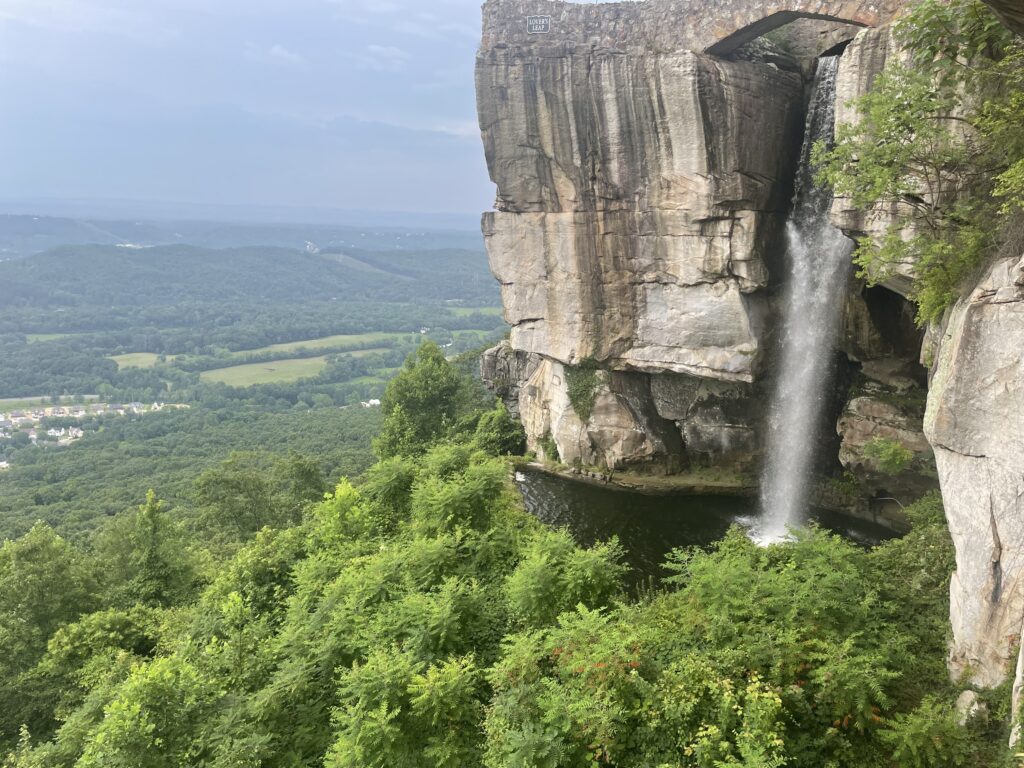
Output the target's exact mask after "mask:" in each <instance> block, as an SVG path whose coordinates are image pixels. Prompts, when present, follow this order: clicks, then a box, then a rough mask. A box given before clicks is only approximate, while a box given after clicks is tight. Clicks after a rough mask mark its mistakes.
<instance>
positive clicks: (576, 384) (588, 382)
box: [565, 360, 601, 421]
mask: <svg viewBox="0 0 1024 768" xmlns="http://www.w3.org/2000/svg"><path fill="white" fill-rule="evenodd" d="M565 381H566V386H567V388H568V392H569V402H570V403H571V404H572V409H573V410H574V411H575V412H576V415H577V416H579V417H580V418H581V419H582V420H583V421H588V420H589V419H590V414H591V413H593V411H594V402H595V401H596V400H597V388H598V386H599V385H600V384H601V378H600V375H599V373H598V367H597V363H596V362H594V361H593V360H584V361H583V362H582V363H580V364H579V365H577V366H566V368H565Z"/></svg>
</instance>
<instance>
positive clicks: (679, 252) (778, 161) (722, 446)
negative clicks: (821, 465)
mask: <svg viewBox="0 0 1024 768" xmlns="http://www.w3.org/2000/svg"><path fill="white" fill-rule="evenodd" d="M512 5H514V4H512ZM606 7H607V6H606ZM612 8H617V6H612ZM630 12H632V11H630ZM616 13H617V11H616ZM487 40H488V38H486V37H485V45H484V46H483V48H482V49H481V51H480V54H479V56H478V60H477V92H478V104H479V113H480V125H481V129H482V132H483V139H484V147H485V150H486V156H487V162H488V168H489V170H490V174H491V177H492V179H493V180H494V182H495V183H496V184H497V187H498V202H497V209H498V210H497V211H495V212H492V213H488V214H485V216H484V222H483V229H484V235H485V239H486V243H487V249H488V254H489V258H490V263H491V268H492V271H493V272H494V274H495V276H496V277H497V278H498V280H499V281H500V282H501V286H502V294H503V300H504V305H505V318H506V320H507V322H508V323H509V324H510V325H511V326H512V333H511V339H510V349H509V350H508V352H506V353H503V354H504V356H505V357H506V358H507V357H508V354H509V353H512V352H514V353H515V354H517V355H522V354H525V355H528V356H532V357H534V358H536V359H537V360H539V361H540V362H534V363H530V364H527V366H528V367H530V372H529V375H528V378H526V379H524V380H523V381H522V382H521V383H520V384H521V385H520V386H518V387H512V388H509V389H508V392H509V394H510V395H511V396H513V397H514V398H515V399H516V401H517V402H516V403H515V404H514V406H513V407H517V408H518V410H519V412H520V414H521V416H522V419H523V422H524V424H525V425H526V427H527V433H528V437H529V440H530V444H531V446H532V447H534V448H538V447H541V445H542V443H545V444H549V443H547V441H546V440H545V438H547V437H550V438H551V439H552V440H553V441H554V444H555V445H556V446H557V449H558V453H559V454H560V456H561V458H562V459H563V460H566V461H572V460H579V461H580V462H583V463H596V464H606V465H608V466H623V465H629V464H637V463H643V464H651V463H655V464H659V465H661V466H664V467H667V466H669V465H672V464H678V463H679V462H680V460H681V458H682V448H681V447H680V444H681V443H682V441H683V440H684V439H685V438H687V437H688V442H689V443H691V444H692V446H693V448H694V454H695V456H696V455H700V454H703V453H704V452H706V451H712V452H715V451H722V452H725V453H730V454H733V453H736V447H737V446H739V445H742V446H743V447H744V450H745V452H746V456H747V460H749V457H750V455H751V453H752V452H753V451H754V450H755V445H754V443H755V442H756V441H755V440H754V439H752V438H751V431H752V430H753V427H752V426H751V424H750V423H749V422H746V423H743V424H735V423H732V422H734V421H735V414H736V412H737V410H743V409H742V407H740V408H737V407H736V404H735V400H736V398H734V397H732V395H733V394H735V393H736V392H738V391H742V392H743V396H745V397H748V398H749V397H751V396H752V395H753V394H754V393H753V391H752V390H750V388H747V389H743V388H742V386H739V385H743V384H749V383H751V382H753V381H754V380H755V379H756V378H757V375H758V373H759V367H760V364H761V360H762V357H763V353H764V335H765V326H766V322H767V318H768V314H769V309H768V302H767V293H766V288H767V287H768V284H769V273H770V269H769V268H770V263H771V257H772V254H773V252H774V250H775V248H776V242H777V240H778V237H779V234H780V230H781V225H782V223H783V220H784V216H785V213H786V209H787V206H788V198H789V190H790V187H791V174H792V169H793V167H794V165H795V156H794V155H795V151H796V150H797V149H798V147H799V140H800V129H801V126H802V112H803V87H804V86H803V80H802V78H801V76H800V75H799V74H798V73H794V72H787V71H782V70H779V69H778V68H776V67H774V66H768V65H766V64H761V63H756V62H738V61H737V62H730V61H724V60H720V59H716V58H714V57H712V56H708V55H703V54H699V53H693V52H691V51H686V50H678V49H674V50H657V49H646V48H644V49H639V48H636V47H630V48H629V49H628V50H620V49H618V48H605V47H603V46H601V45H598V44H577V43H569V42H562V43H548V44H545V45H525V44H523V45H510V44H499V43H494V44H488V43H487ZM581 364H586V365H594V364H596V365H597V366H599V367H600V368H601V369H602V370H604V371H606V372H608V374H609V375H607V376H601V377H598V378H599V381H598V385H597V386H598V394H597V403H598V405H597V407H595V408H594V409H593V412H592V413H591V414H590V415H589V416H588V418H587V423H586V424H583V423H576V422H578V421H580V419H579V416H578V415H577V414H574V413H572V408H571V404H569V407H568V408H567V407H566V404H568V403H569V401H568V399H567V398H568V393H567V385H566V376H565V371H564V370H563V369H564V367H566V366H568V367H572V366H579V365H581ZM506 367H507V366H506ZM522 370H524V371H525V368H523V369H522ZM638 375H639V377H638ZM661 377H668V378H673V377H682V378H683V379H690V378H693V379H695V380H698V381H711V382H719V383H728V384H733V385H737V386H739V389H737V388H733V389H732V390H730V396H729V397H726V398H725V400H724V401H723V402H728V403H729V405H730V407H729V408H726V409H723V408H715V407H710V408H703V409H702V408H699V407H696V406H695V405H694V404H693V403H691V404H689V406H688V407H687V408H686V409H680V408H678V407H667V406H665V403H664V400H663V399H659V398H655V397H654V396H653V394H652V388H653V387H657V388H658V389H665V385H662V384H660V383H658V384H655V383H653V381H652V380H657V379H659V378H661ZM627 379H628V380H629V382H630V384H629V386H628V387H625V389H626V390H628V394H625V393H624V392H623V391H619V392H616V391H615V388H616V386H619V385H621V384H622V382H624V381H626V380H627ZM667 386H671V384H669V385H667ZM620 388H621V387H620ZM613 401H614V402H615V403H616V404H617V405H616V406H615V407H612V406H611V403H612V402H613ZM659 404H661V405H662V407H661V408H659ZM695 407H696V411H694V410H693V409H694V408H695ZM747 410H748V411H749V410H751V409H749V408H748V409H747ZM727 411H728V413H727ZM729 414H733V415H729ZM574 419H575V420H574ZM669 433H674V436H672V437H669V436H668V435H669ZM642 435H646V437H641V436H642ZM716 446H717V447H716ZM742 452H743V451H740V453H742Z"/></svg>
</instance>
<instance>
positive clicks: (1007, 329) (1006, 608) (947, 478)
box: [832, 3, 1024, 711]
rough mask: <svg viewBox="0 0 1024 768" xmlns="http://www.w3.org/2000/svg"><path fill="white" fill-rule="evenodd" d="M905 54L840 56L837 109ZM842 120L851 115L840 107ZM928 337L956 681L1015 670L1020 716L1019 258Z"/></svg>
mask: <svg viewBox="0 0 1024 768" xmlns="http://www.w3.org/2000/svg"><path fill="white" fill-rule="evenodd" d="M993 5H996V3H993ZM1004 5H1006V7H1009V5H1010V4H1004ZM901 56H902V54H901V53H900V52H898V51H897V50H896V48H895V46H894V44H893V42H892V39H891V35H890V34H889V32H888V30H887V29H885V28H882V29H878V30H868V31H865V32H863V33H861V34H860V35H859V36H858V38H857V39H856V40H855V41H854V42H853V43H852V44H851V45H850V47H849V48H848V49H847V52H846V53H845V54H844V56H843V61H842V66H841V69H840V75H839V83H840V91H841V99H840V101H841V102H849V101H850V100H852V99H854V98H856V97H857V96H859V95H861V94H863V93H865V92H866V91H867V89H868V88H870V86H871V83H872V82H873V81H874V79H875V78H876V77H877V76H878V75H879V74H880V73H881V71H882V69H883V68H884V66H885V65H886V63H887V62H889V61H892V60H895V59H898V58H900V57H901ZM839 115H840V117H839V119H840V120H843V121H847V122H848V121H852V120H853V119H855V117H854V115H853V114H852V112H851V111H850V110H849V109H846V108H843V107H841V108H840V112H839ZM893 213H894V212H893V211H886V210H873V211H868V212H862V211H856V210H853V209H852V208H851V207H849V206H848V205H846V204H845V203H844V201H837V202H836V204H835V206H834V207H833V211H832V214H833V219H834V221H835V222H836V223H837V226H840V227H842V228H844V229H846V230H847V231H849V232H851V233H860V232H880V231H884V230H885V229H887V228H888V227H889V226H890V224H891V223H892V222H893V220H894V219H893ZM912 280H913V265H912V264H907V265H905V266H904V267H903V268H902V269H901V270H900V273H899V274H898V275H897V276H896V277H895V278H894V279H893V280H890V281H888V282H887V283H886V285H888V287H889V288H892V289H893V290H895V291H898V292H901V293H904V294H905V293H906V292H907V289H908V288H909V287H910V286H911V285H912ZM930 337H931V339H930V341H929V343H927V344H926V345H925V352H924V354H923V355H922V362H924V363H926V364H929V365H930V368H931V370H930V377H929V378H930V381H929V392H928V401H927V409H926V412H925V417H924V432H925V434H926V436H927V439H928V440H929V442H930V444H931V446H932V448H933V450H934V455H935V461H936V464H937V470H938V475H939V481H940V485H941V490H942V498H943V503H944V505H945V509H946V516H947V519H948V521H949V526H950V533H951V535H952V538H953V543H954V545H955V548H956V555H957V557H956V561H957V570H956V573H955V574H954V575H953V579H952V584H951V587H950V598H951V620H952V627H953V644H952V647H951V655H950V668H951V671H952V673H953V674H954V676H955V677H958V678H959V677H962V676H963V675H965V674H966V675H967V677H968V680H969V682H972V683H973V684H975V685H978V686H995V685H998V684H999V683H1001V682H1003V681H1004V680H1005V679H1006V677H1007V675H1008V674H1009V673H1010V672H1012V670H1013V666H1014V664H1016V667H1017V686H1016V688H1015V711H1018V710H1017V709H1016V708H1017V707H1019V704H1020V700H1021V698H1022V695H1021V691H1022V688H1024V658H1021V659H1017V658H1014V653H1015V650H1016V648H1017V647H1018V646H1019V645H1020V640H1021V637H1022V634H1024V627H1022V624H1024V357H1022V355H1021V350H1024V260H1020V259H1017V258H1004V259H1001V260H999V261H998V262H997V263H996V264H994V265H993V266H991V268H990V269H989V270H988V271H987V272H986V274H985V275H984V276H983V277H982V278H981V279H980V280H979V281H978V284H977V285H976V287H975V288H974V290H973V291H972V292H971V293H970V295H969V296H968V297H967V298H965V299H963V300H961V301H960V302H958V303H957V305H956V306H955V307H954V308H953V309H952V310H951V311H949V312H947V314H946V317H945V319H944V320H943V322H942V324H941V327H939V328H934V329H931V331H930ZM865 372H868V366H865ZM851 405H853V404H852V403H851ZM849 411H850V409H849V408H848V413H849ZM894 416H896V414H890V415H889V417H886V418H885V419H884V421H886V422H888V427H887V428H886V429H887V430H889V431H891V430H892V429H898V428H900V424H899V421H898V420H897V419H894V418H892V417H894ZM844 418H845V417H844ZM872 420H874V421H877V419H872ZM846 426H847V430H845V431H847V432H850V434H848V435H844V445H846V444H847V441H851V442H855V441H856V440H857V439H859V438H858V437H857V433H859V432H863V431H864V425H863V424H861V425H860V427H858V428H857V429H854V430H852V431H851V430H849V428H848V427H849V425H846ZM868 428H870V427H868ZM879 428H881V426H879ZM840 431H841V432H843V431H844V424H843V423H841V424H840ZM903 442H904V443H905V444H907V445H909V446H910V447H912V448H913V449H914V450H915V452H918V453H920V448H921V446H920V445H919V443H918V441H917V440H916V438H915V436H914V435H903Z"/></svg>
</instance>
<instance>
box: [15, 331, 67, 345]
mask: <svg viewBox="0 0 1024 768" xmlns="http://www.w3.org/2000/svg"><path fill="white" fill-rule="evenodd" d="M78 335H79V334H77V333H26V334H25V338H26V339H27V340H28V343H29V344H31V343H32V342H34V341H56V340H57V339H66V338H68V337H69V336H78Z"/></svg>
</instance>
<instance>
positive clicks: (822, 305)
mask: <svg viewBox="0 0 1024 768" xmlns="http://www.w3.org/2000/svg"><path fill="white" fill-rule="evenodd" d="M838 69H839V58H838V57H824V58H821V59H819V61H818V68H817V73H816V75H815V81H814V89H813V91H812V93H811V101H810V107H809V109H808V116H807V127H806V132H805V135H804V144H803V149H802V150H801V154H800V166H799V168H798V171H797V179H796V192H795V196H794V200H793V211H792V213H791V214H790V218H789V221H788V223H787V225H786V238H787V251H786V255H787V268H788V276H787V278H788V279H787V283H786V285H787V288H786V294H785V297H784V304H783V336H782V348H781V353H780V357H779V367H778V370H777V374H776V382H775V391H774V393H773V396H772V401H771V404H770V407H769V415H768V444H767V460H766V465H765V470H764V477H763V478H762V482H761V506H762V518H761V522H760V524H759V526H758V527H757V529H756V530H755V531H754V533H753V535H754V537H755V538H756V539H757V540H758V541H762V542H771V541H778V540H781V539H784V538H786V536H787V535H788V531H789V529H790V528H791V527H793V526H798V525H800V524H801V523H802V522H803V520H804V516H805V514H806V510H807V507H808V487H809V480H810V475H811V473H812V470H813V464H814V459H815V452H816V446H817V445H818V435H819V433H820V430H821V427H822V417H823V415H824V411H825V407H824V406H825V401H826V398H827V393H828V390H829V384H830V382H829V376H830V370H831V358H832V351H833V347H834V345H835V341H836V337H837V333H838V326H839V320H840V316H841V308H842V305H843V301H842V295H843V290H844V287H845V284H846V279H847V276H848V273H849V266H850V253H851V250H852V247H853V244H852V243H851V242H850V240H849V239H848V238H846V237H845V236H844V235H843V234H842V232H840V231H839V230H838V229H836V228H835V227H833V226H832V225H831V224H830V223H829V219H828V214H829V208H830V207H831V204H832V195H831V192H830V191H829V190H828V189H827V188H824V187H822V186H820V185H818V184H815V181H814V168H813V167H812V164H811V152H812V149H813V147H814V145H815V144H816V143H817V142H819V141H831V140H832V138H833V136H834V129H835V96H836V74H837V72H838Z"/></svg>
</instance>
